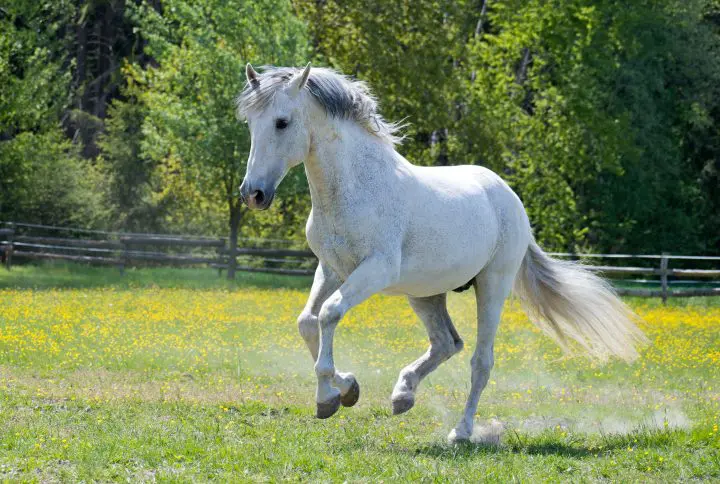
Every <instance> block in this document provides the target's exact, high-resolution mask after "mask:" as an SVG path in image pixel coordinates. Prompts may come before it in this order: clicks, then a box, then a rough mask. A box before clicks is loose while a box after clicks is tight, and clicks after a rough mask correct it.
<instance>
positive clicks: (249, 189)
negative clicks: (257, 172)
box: [240, 180, 275, 210]
mask: <svg viewBox="0 0 720 484" xmlns="http://www.w3.org/2000/svg"><path fill="white" fill-rule="evenodd" d="M240 197H241V198H242V199H243V201H244V202H245V204H246V205H247V206H248V208H250V209H251V210H267V209H268V207H270V204H271V203H272V201H273V199H274V198H275V190H273V189H268V188H265V187H263V186H262V185H260V184H258V186H254V185H251V184H250V183H248V182H247V180H244V181H243V183H242V185H240Z"/></svg>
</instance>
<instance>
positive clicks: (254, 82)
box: [245, 62, 260, 89]
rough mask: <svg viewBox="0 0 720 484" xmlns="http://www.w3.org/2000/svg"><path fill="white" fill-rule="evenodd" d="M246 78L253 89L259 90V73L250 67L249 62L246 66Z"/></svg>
mask: <svg viewBox="0 0 720 484" xmlns="http://www.w3.org/2000/svg"><path fill="white" fill-rule="evenodd" d="M245 76H246V77H247V80H248V82H249V83H250V85H251V86H252V87H253V89H257V88H258V87H259V86H260V79H259V78H258V73H257V72H255V69H253V66H252V65H250V63H249V62H248V63H247V65H246V66H245Z"/></svg>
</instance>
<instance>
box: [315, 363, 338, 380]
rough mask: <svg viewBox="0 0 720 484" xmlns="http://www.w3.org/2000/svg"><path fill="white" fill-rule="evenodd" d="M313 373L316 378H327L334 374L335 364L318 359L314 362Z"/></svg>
mask: <svg viewBox="0 0 720 484" xmlns="http://www.w3.org/2000/svg"><path fill="white" fill-rule="evenodd" d="M315 375H317V377H318V379H329V378H333V377H334V376H335V366H333V365H332V364H329V363H326V362H324V361H321V360H320V359H318V361H317V363H315Z"/></svg>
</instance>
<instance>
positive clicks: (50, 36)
mask: <svg viewBox="0 0 720 484" xmlns="http://www.w3.org/2000/svg"><path fill="white" fill-rule="evenodd" d="M72 14H73V9H72V7H71V6H69V5H68V4H65V3H60V4H42V5H37V4H34V3H31V2H17V3H16V4H14V5H12V6H11V7H10V8H9V9H8V10H3V16H2V17H0V29H2V35H0V84H1V85H2V86H3V87H2V90H1V91H0V219H4V220H30V221H33V222H45V223H57V224H77V225H84V226H88V225H94V224H96V223H102V220H103V218H104V215H105V209H104V206H103V200H102V197H101V196H100V195H99V193H98V191H97V189H98V187H101V186H102V183H103V182H102V180H100V178H99V177H98V173H97V171H96V170H95V169H94V167H93V166H92V165H91V164H90V163H89V162H87V161H86V160H83V159H82V158H81V157H80V156H79V152H78V149H77V146H75V145H74V144H73V143H72V142H70V140H68V139H67V138H66V137H65V135H64V133H63V132H62V129H61V126H60V118H61V116H62V114H63V112H64V110H65V109H66V108H67V106H68V104H67V103H68V102H69V97H68V90H69V83H70V73H69V71H68V70H67V69H63V58H62V57H61V56H60V55H59V53H60V52H61V50H62V46H63V39H64V37H63V35H62V34H61V31H62V29H63V28H64V27H65V26H66V25H67V23H68V22H69V19H70V18H71V16H72Z"/></svg>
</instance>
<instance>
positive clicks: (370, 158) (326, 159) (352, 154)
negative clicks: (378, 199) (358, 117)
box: [305, 119, 403, 212]
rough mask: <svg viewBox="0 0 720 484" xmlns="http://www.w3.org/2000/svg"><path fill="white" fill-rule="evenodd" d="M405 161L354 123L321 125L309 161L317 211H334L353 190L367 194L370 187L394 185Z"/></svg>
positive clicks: (317, 130) (389, 145)
mask: <svg viewBox="0 0 720 484" xmlns="http://www.w3.org/2000/svg"><path fill="white" fill-rule="evenodd" d="M402 161H403V159H402V157H401V156H400V155H398V153H397V152H396V151H395V149H394V148H393V146H392V145H391V144H389V143H387V142H386V141H384V140H382V139H380V138H378V137H377V136H375V135H373V134H371V133H369V132H368V131H367V130H366V129H365V128H363V127H361V126H358V125H357V124H356V123H354V122H352V121H349V120H332V119H329V120H327V121H326V122H324V123H318V124H317V128H316V129H315V130H314V131H313V133H312V142H311V147H310V154H309V156H308V159H307V160H306V161H305V172H306V174H307V178H308V184H309V186H310V197H311V199H312V204H313V209H314V210H315V211H318V210H319V211H328V212H331V211H332V210H333V209H334V208H335V207H337V206H338V204H339V203H340V202H341V199H345V200H347V199H348V198H349V197H352V195H353V191H355V192H357V193H365V192H366V188H367V187H366V185H367V184H370V183H371V184H373V185H374V186H375V187H377V186H378V184H382V183H391V181H390V177H391V174H392V173H393V171H394V167H395V166H396V165H397V164H399V163H402Z"/></svg>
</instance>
